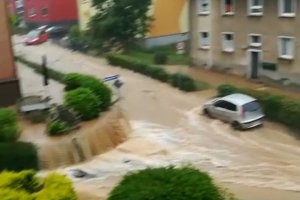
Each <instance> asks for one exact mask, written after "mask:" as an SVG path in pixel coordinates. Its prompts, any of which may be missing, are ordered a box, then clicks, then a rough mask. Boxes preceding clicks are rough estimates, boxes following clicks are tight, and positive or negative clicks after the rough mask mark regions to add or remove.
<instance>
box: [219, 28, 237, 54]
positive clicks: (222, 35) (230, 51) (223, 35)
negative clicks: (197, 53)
mask: <svg viewBox="0 0 300 200" xmlns="http://www.w3.org/2000/svg"><path fill="white" fill-rule="evenodd" d="M229 34H230V35H232V36H233V40H232V48H230V49H225V48H224V45H223V44H224V43H223V42H224V40H225V35H229ZM234 38H235V34H234V32H222V33H221V42H222V44H221V46H222V51H223V52H227V53H232V52H234V50H235V48H234Z"/></svg>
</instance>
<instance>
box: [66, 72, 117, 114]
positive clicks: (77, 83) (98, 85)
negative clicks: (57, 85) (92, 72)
mask: <svg viewBox="0 0 300 200" xmlns="http://www.w3.org/2000/svg"><path fill="white" fill-rule="evenodd" d="M64 82H65V85H66V87H65V90H66V91H69V90H74V89H77V88H79V87H81V88H88V89H90V90H91V91H92V92H93V93H94V94H95V95H96V96H97V97H99V99H101V104H99V106H100V108H101V110H107V109H108V108H109V106H110V105H111V96H112V92H111V90H110V89H109V88H108V87H107V86H106V85H105V84H104V83H102V82H101V81H100V80H99V79H97V78H95V77H93V76H89V75H83V74H78V73H70V74H67V75H65V77H64Z"/></svg>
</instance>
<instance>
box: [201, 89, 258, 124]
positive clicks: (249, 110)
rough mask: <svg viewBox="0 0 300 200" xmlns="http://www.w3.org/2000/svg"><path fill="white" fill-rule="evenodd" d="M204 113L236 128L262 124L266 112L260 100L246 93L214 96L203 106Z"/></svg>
mask: <svg viewBox="0 0 300 200" xmlns="http://www.w3.org/2000/svg"><path fill="white" fill-rule="evenodd" d="M203 114H205V115H207V116H210V117H213V118H218V119H221V120H222V121H225V122H229V123H230V124H231V125H232V127H233V128H235V129H248V128H253V127H256V126H259V125H262V123H263V118H264V114H263V112H262V109H261V106H260V104H259V103H258V101H257V100H256V99H255V98H253V97H250V96H248V95H245V94H239V93H236V94H231V95H228V96H225V97H222V98H214V99H211V100H210V101H208V102H207V103H205V104H204V106H203Z"/></svg>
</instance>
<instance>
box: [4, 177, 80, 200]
mask: <svg viewBox="0 0 300 200" xmlns="http://www.w3.org/2000/svg"><path fill="white" fill-rule="evenodd" d="M0 196H1V200H12V199H16V200H45V199H47V200H76V194H75V192H74V189H73V187H72V183H71V182H70V181H69V180H68V179H67V178H66V177H65V176H62V175H58V174H50V175H48V176H46V177H45V178H44V179H41V178H38V177H37V176H36V174H35V173H34V172H33V171H23V172H20V173H13V172H2V173H1V174H0Z"/></svg>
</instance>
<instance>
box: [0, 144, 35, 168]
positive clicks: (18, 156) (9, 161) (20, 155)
mask: <svg viewBox="0 0 300 200" xmlns="http://www.w3.org/2000/svg"><path fill="white" fill-rule="evenodd" d="M38 162H39V161H38V155H37V149H36V147H35V146H34V145H33V144H31V143H23V142H16V143H0V171H2V170H10V171H21V170H24V169H34V170H38V169H39V165H38Z"/></svg>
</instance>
